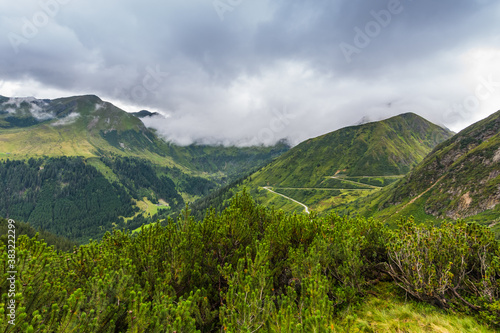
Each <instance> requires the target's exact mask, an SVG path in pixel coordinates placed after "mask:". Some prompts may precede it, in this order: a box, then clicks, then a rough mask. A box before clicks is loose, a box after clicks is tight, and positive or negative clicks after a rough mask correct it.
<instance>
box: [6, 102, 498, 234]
mask: <svg viewBox="0 0 500 333" xmlns="http://www.w3.org/2000/svg"><path fill="white" fill-rule="evenodd" d="M151 116H159V115H158V114H157V113H153V112H149V111H146V110H143V111H140V112H137V113H127V112H125V111H124V110H121V109H119V108H117V107H116V106H114V105H112V104H111V103H107V102H104V101H102V100H101V99H100V98H98V97H97V96H92V95H88V96H75V97H69V98H60V99H54V100H48V99H43V100H40V99H35V98H8V97H2V96H0V160H1V161H2V162H0V176H1V177H2V178H1V180H0V186H1V189H2V195H0V216H6V217H14V218H17V219H20V220H23V221H26V222H29V223H30V224H31V225H33V226H34V227H39V228H43V229H46V230H48V231H51V232H54V233H56V234H59V235H65V236H67V237H69V238H71V239H73V240H76V241H79V242H86V241H88V239H90V238H96V237H100V236H101V235H102V234H103V233H104V232H105V231H107V230H111V229H112V228H127V229H135V228H138V227H140V226H141V225H142V224H144V223H147V222H151V221H155V220H156V219H165V218H167V217H168V216H173V215H176V214H177V213H178V212H179V211H180V210H181V209H182V208H183V207H184V206H185V204H186V203H190V202H191V203H193V202H194V203H193V204H192V205H191V208H192V210H193V214H200V216H201V215H202V211H204V210H205V209H207V208H216V209H222V208H223V207H225V206H227V202H228V201H229V198H231V197H232V196H233V195H234V194H235V193H237V192H240V191H242V190H244V189H246V190H247V191H248V192H249V193H250V194H251V195H252V196H253V197H254V199H255V200H256V201H257V203H261V204H264V205H266V206H269V207H270V206H274V207H275V208H277V209H283V210H285V211H290V212H292V211H295V212H302V211H306V212H315V213H319V214H322V213H326V212H329V211H332V210H336V211H337V212H338V213H340V214H360V215H364V216H368V217H369V216H374V217H379V218H381V219H383V220H384V221H386V222H387V223H394V222H395V221H397V220H398V219H400V218H402V217H405V216H409V215H414V216H416V217H419V218H420V219H421V220H422V221H431V222H433V223H436V222H438V221H439V220H441V219H445V218H448V219H458V218H465V219H467V220H469V221H476V222H480V223H484V224H488V225H490V226H491V227H492V228H494V229H495V230H496V229H497V228H500V226H499V225H497V223H498V217H499V215H500V214H499V211H498V209H499V208H498V203H499V201H500V199H499V198H500V185H499V183H500V180H499V179H500V168H499V166H498V163H499V161H500V138H499V135H498V132H499V131H500V125H499V119H500V115H499V112H497V113H495V114H493V115H491V116H490V117H488V118H486V119H484V120H482V121H480V122H478V123H476V124H473V125H471V126H470V127H468V128H467V129H465V130H463V131H461V132H460V133H458V134H455V133H452V132H451V131H449V130H448V129H446V128H443V127H440V126H438V125H435V124H433V123H431V122H429V121H427V120H426V119H424V118H422V117H420V116H418V115H416V114H413V113H404V114H401V115H398V116H395V117H392V118H389V119H385V120H381V121H372V122H370V121H364V122H362V123H360V124H359V125H356V126H350V127H346V128H342V129H339V130H336V131H333V132H331V133H327V134H324V135H322V136H319V137H316V138H312V139H309V140H306V141H304V142H302V143H300V144H299V145H297V146H295V147H293V148H291V147H290V146H288V145H287V144H286V142H280V143H278V144H276V145H275V146H271V147H264V146H259V147H243V148H242V147H224V146H208V145H196V144H193V145H190V146H178V145H175V144H173V143H170V142H166V141H165V140H163V139H162V138H161V137H160V136H158V135H157V133H156V132H155V131H154V130H152V129H150V128H147V127H146V126H145V125H144V124H143V123H142V121H141V118H143V117H151ZM230 183H232V184H231V185H228V184H230Z"/></svg>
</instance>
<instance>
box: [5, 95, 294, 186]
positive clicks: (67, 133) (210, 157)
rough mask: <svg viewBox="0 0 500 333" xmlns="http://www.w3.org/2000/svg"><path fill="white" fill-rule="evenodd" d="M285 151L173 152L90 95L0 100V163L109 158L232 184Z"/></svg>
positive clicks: (199, 148) (135, 122)
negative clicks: (42, 158)
mask: <svg viewBox="0 0 500 333" xmlns="http://www.w3.org/2000/svg"><path fill="white" fill-rule="evenodd" d="M286 150H288V145H286V144H285V143H280V144H278V145H276V146H273V147H248V148H238V147H223V146H218V147H212V146H203V145H191V146H187V147H181V146H177V145H174V144H170V143H167V142H165V141H164V140H162V139H161V138H159V137H158V136H157V135H156V134H155V132H154V131H152V130H151V129H149V128H146V127H145V126H144V124H143V123H142V121H141V120H140V119H139V118H138V117H136V116H134V115H133V114H130V113H127V112H125V111H123V110H121V109H119V108H117V107H115V106H114V105H112V104H110V103H107V102H104V101H102V100H101V99H100V98H98V97H97V96H92V95H90V96H75V97H68V98H60V99H55V100H38V99H34V98H7V97H2V96H0V158H7V157H8V158H11V159H25V158H30V157H37V156H50V157H57V156H82V157H96V156H99V157H100V156H107V155H110V154H111V155H119V156H127V157H138V158H144V159H148V160H150V161H152V162H153V163H155V164H160V165H164V166H170V167H176V168H179V169H181V170H183V171H184V172H192V171H195V172H207V173H212V174H216V173H219V172H220V173H222V174H223V175H229V176H230V177H232V179H234V178H236V177H238V176H239V175H240V174H242V173H245V172H248V171H250V170H252V169H253V168H255V167H257V166H261V165H263V164H265V163H267V162H268V161H270V160H271V159H272V158H274V157H276V156H278V155H280V154H281V153H283V152H285V151H286ZM219 176H220V175H219Z"/></svg>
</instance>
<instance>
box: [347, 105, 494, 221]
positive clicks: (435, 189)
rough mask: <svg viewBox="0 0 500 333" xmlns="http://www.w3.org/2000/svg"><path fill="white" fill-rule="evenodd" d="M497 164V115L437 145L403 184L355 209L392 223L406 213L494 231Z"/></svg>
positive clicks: (371, 198) (360, 203) (360, 204)
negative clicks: (471, 223) (473, 223)
mask: <svg viewBox="0 0 500 333" xmlns="http://www.w3.org/2000/svg"><path fill="white" fill-rule="evenodd" d="M499 163H500V111H499V112H496V113H494V114H492V115H491V116H489V117H487V118H486V119H483V120H481V121H479V122H477V123H475V124H473V125H471V126H469V127H468V128H466V129H464V130H463V131H461V132H460V133H458V134H457V135H455V136H453V137H452V138H450V139H449V140H447V141H445V142H443V143H441V144H440V145H438V146H437V147H436V148H435V149H434V150H433V151H432V152H431V153H430V154H429V155H428V156H427V157H426V158H425V159H424V160H423V161H422V162H421V163H420V164H419V165H418V166H416V167H415V168H414V169H413V170H412V171H411V173H409V174H408V175H407V176H406V177H405V178H404V179H402V180H400V181H399V182H398V183H396V184H395V185H394V186H392V187H390V188H387V189H386V190H384V191H382V192H381V193H379V194H378V195H375V196H373V197H369V198H367V200H369V201H370V202H371V203H370V204H367V202H363V201H361V202H359V203H358V205H359V206H360V208H361V211H362V212H363V214H365V215H369V214H375V215H377V216H381V217H384V218H387V219H388V220H392V221H394V220H396V219H398V218H399V217H400V216H402V215H410V214H412V215H417V216H420V217H423V218H428V219H431V220H434V219H442V218H451V219H454V220H456V219H459V218H465V219H467V220H469V221H477V222H482V223H486V224H488V225H491V226H492V227H494V228H495V229H498V230H499V231H500V229H499V228H500V226H499V225H498V223H499V221H500V220H499V218H500V205H498V203H499V202H500V164H499ZM363 207H364V208H363ZM354 209H356V207H355V208H354Z"/></svg>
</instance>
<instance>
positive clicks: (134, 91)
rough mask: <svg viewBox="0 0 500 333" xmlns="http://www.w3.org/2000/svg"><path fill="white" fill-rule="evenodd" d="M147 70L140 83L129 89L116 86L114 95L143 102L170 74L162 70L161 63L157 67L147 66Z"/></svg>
mask: <svg viewBox="0 0 500 333" xmlns="http://www.w3.org/2000/svg"><path fill="white" fill-rule="evenodd" d="M145 71H146V74H145V75H144V76H143V78H142V80H141V82H140V83H139V84H137V85H135V86H134V87H132V88H131V89H128V90H124V89H118V88H116V89H115V91H114V96H115V97H116V98H118V99H125V100H129V101H130V100H131V101H133V102H135V103H142V102H144V101H145V100H146V98H147V97H148V96H150V94H152V93H154V92H155V91H157V90H158V89H159V88H160V86H161V85H162V84H163V82H165V79H166V78H167V77H168V76H169V75H170V74H169V73H168V72H162V70H161V69H160V66H159V65H156V66H155V68H153V67H151V66H147V67H146V70H145Z"/></svg>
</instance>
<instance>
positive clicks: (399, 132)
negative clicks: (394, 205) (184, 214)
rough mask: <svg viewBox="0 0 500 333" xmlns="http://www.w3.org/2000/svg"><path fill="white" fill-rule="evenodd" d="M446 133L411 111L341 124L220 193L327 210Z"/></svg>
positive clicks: (382, 181) (384, 178) (409, 163)
mask: <svg viewBox="0 0 500 333" xmlns="http://www.w3.org/2000/svg"><path fill="white" fill-rule="evenodd" d="M451 136H452V133H451V132H450V131H449V130H446V129H443V128H441V127H439V126H437V125H434V124H432V123H430V122H428V121H427V120H425V119H423V118H421V117H419V116H417V115H415V114H412V113H406V114H402V115H399V116H396V117H392V118H389V119H387V120H383V121H378V122H373V123H367V124H363V125H358V126H351V127H346V128H343V129H340V130H337V131H335V132H331V133H328V134H325V135H323V136H320V137H317V138H314V139H310V140H307V141H305V142H302V143H301V144H299V145H298V146H296V147H294V148H292V149H290V150H289V151H288V152H286V153H284V154H283V155H281V156H280V157H279V158H277V159H276V160H275V161H273V162H272V163H270V164H268V165H266V166H265V167H263V168H262V169H260V170H259V171H257V172H255V173H253V174H251V175H250V176H249V177H247V178H246V179H245V180H244V181H242V182H240V183H238V185H237V186H236V187H234V188H233V189H227V190H225V191H224V192H223V193H224V197H225V198H226V200H227V198H228V197H230V195H229V194H228V193H233V194H234V193H236V192H238V191H240V190H241V189H242V188H246V189H247V190H248V191H249V193H250V194H251V195H252V196H253V197H254V199H255V200H256V201H257V202H258V203H260V204H263V205H274V206H275V207H276V208H279V209H284V210H286V211H295V212H303V211H305V209H304V207H303V206H301V205H300V204H297V203H295V202H293V201H292V200H287V199H285V197H289V198H292V199H294V200H297V201H299V202H301V203H303V204H305V205H307V206H308V208H309V210H311V211H315V212H325V211H329V210H332V209H334V208H336V207H339V206H341V205H344V204H346V203H348V202H353V201H356V200H358V199H359V198H362V197H366V196H368V195H370V194H373V193H374V192H379V191H380V190H381V189H382V188H383V187H385V186H388V185H390V184H392V183H394V182H396V181H397V180H398V179H400V178H401V177H402V176H403V175H404V174H406V173H407V172H408V171H409V170H410V169H411V168H412V167H413V166H415V165H416V164H417V163H418V162H420V161H422V160H423V158H424V157H425V156H426V154H428V153H429V152H430V151H431V150H432V148H434V147H435V146H436V145H437V144H438V143H440V142H442V141H444V140H445V139H447V138H449V137H451ZM264 186H267V187H269V190H272V191H273V192H276V193H278V194H276V193H273V192H271V191H269V190H266V189H264V188H263V187H264ZM283 196H285V197H283ZM222 201H223V200H222V199H218V198H214V197H210V198H206V199H205V200H204V201H203V202H200V203H199V204H198V205H197V207H208V206H210V202H213V203H214V206H216V207H224V205H221V202H222Z"/></svg>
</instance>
